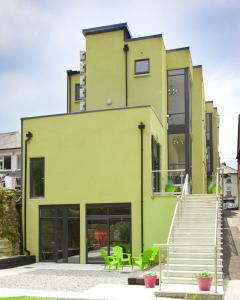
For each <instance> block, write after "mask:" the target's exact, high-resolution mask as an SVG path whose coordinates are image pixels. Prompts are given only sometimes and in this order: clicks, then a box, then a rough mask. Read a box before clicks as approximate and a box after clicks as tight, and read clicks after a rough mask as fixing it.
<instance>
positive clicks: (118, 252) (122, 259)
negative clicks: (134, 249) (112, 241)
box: [112, 246, 132, 268]
mask: <svg viewBox="0 0 240 300" xmlns="http://www.w3.org/2000/svg"><path fill="white" fill-rule="evenodd" d="M112 249H113V255H114V257H116V259H117V261H118V265H119V267H122V268H123V265H124V263H127V265H130V266H131V265H132V260H131V254H130V253H123V249H122V247H120V246H114V247H113V248H112Z"/></svg>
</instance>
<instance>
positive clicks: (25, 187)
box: [24, 131, 33, 255]
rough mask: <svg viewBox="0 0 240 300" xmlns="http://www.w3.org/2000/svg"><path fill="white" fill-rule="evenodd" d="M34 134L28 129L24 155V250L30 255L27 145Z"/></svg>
mask: <svg viewBox="0 0 240 300" xmlns="http://www.w3.org/2000/svg"><path fill="white" fill-rule="evenodd" d="M32 136H33V134H32V133H31V132H30V131H28V133H27V134H26V140H25V157H24V251H25V252H26V253H27V255H30V251H29V250H28V249H27V201H26V200H27V199H26V198H27V146H28V142H29V141H30V140H31V138H32Z"/></svg>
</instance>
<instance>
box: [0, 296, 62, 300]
mask: <svg viewBox="0 0 240 300" xmlns="http://www.w3.org/2000/svg"><path fill="white" fill-rule="evenodd" d="M50 299H51V300H57V299H56V298H37V297H10V298H0V300H50Z"/></svg>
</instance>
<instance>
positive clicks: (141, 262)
mask: <svg viewBox="0 0 240 300" xmlns="http://www.w3.org/2000/svg"><path fill="white" fill-rule="evenodd" d="M152 252H153V250H152V249H147V250H144V251H143V252H142V253H140V254H139V256H138V257H133V258H132V268H133V266H134V265H137V266H139V267H140V270H141V271H142V270H143V269H144V268H145V267H146V268H147V267H149V266H150V264H151V263H150V258H151V256H152Z"/></svg>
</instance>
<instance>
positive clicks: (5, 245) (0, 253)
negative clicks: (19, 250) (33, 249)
mask: <svg viewBox="0 0 240 300" xmlns="http://www.w3.org/2000/svg"><path fill="white" fill-rule="evenodd" d="M11 252H12V246H11V244H10V242H9V241H8V240H5V239H4V240H0V257H5V256H11Z"/></svg>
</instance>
